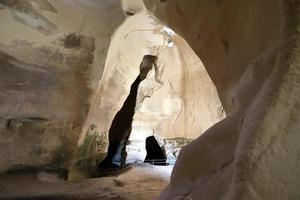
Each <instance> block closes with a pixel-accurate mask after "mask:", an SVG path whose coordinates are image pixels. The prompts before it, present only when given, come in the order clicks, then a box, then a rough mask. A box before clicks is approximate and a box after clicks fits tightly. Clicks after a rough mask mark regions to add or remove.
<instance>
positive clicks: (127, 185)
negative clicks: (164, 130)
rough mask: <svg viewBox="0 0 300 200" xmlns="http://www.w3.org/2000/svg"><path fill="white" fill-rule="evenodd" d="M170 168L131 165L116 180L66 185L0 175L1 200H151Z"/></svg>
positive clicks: (40, 177)
mask: <svg viewBox="0 0 300 200" xmlns="http://www.w3.org/2000/svg"><path fill="white" fill-rule="evenodd" d="M172 167H173V166H153V165H149V164H136V165H133V166H132V167H131V168H130V169H129V170H127V171H126V172H124V173H122V174H120V175H118V176H110V177H101V178H93V179H85V180H82V181H80V182H66V181H64V180H61V179H58V178H57V177H53V176H51V175H48V174H43V173H42V174H38V175H24V174H22V175H20V174H19V175H1V176H0V199H5V200H8V199H34V200H36V199H43V200H50V199H51V200H52V199H55V200H64V199H68V200H84V199H93V200H98V199H105V200H110V199H113V200H123V199H128V200H135V199H136V200H150V199H151V200H153V199H155V198H156V197H157V196H158V195H159V194H160V192H161V191H162V190H163V189H164V188H165V187H166V186H167V184H168V183H169V179H170V175H171V171H172Z"/></svg>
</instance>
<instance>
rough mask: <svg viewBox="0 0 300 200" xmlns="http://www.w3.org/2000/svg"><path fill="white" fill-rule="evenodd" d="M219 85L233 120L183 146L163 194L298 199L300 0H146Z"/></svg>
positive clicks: (211, 129)
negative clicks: (177, 34) (193, 51)
mask: <svg viewBox="0 0 300 200" xmlns="http://www.w3.org/2000/svg"><path fill="white" fill-rule="evenodd" d="M146 3H147V7H148V8H149V9H151V10H152V12H153V13H155V15H156V16H158V17H159V18H160V19H161V20H163V21H165V22H166V23H167V24H168V25H169V26H170V27H171V28H173V29H174V30H175V31H176V32H177V33H179V34H180V35H182V36H183V37H184V38H185V39H186V40H187V42H188V43H189V44H190V45H191V47H192V48H193V49H194V50H195V52H196V53H197V55H198V56H199V57H200V59H201V60H202V61H203V63H204V66H205V68H206V69H207V71H208V73H209V74H210V77H211V78H212V81H213V82H214V83H215V85H216V87H217V90H218V93H219V96H220V99H221V102H222V105H223V106H224V108H225V110H226V115H227V117H226V119H224V120H223V121H221V122H220V123H218V124H216V125H215V126H213V127H211V128H210V129H209V130H207V131H206V132H205V133H204V134H203V135H202V136H201V137H199V138H198V139H197V140H195V141H193V142H192V143H191V144H189V145H187V146H186V147H184V148H183V149H182V151H181V153H180V155H179V158H178V160H177V163H176V165H175V168H174V170H173V173H172V177H171V183H170V185H169V186H168V187H167V188H166V190H165V191H164V192H163V193H162V194H161V196H160V197H159V199H175V198H176V197H177V196H185V197H186V198H192V199H237V200H240V199H278V200H279V199H280V200H281V199H298V198H299V190H298V189H297V188H299V186H300V182H299V174H300V173H299V164H300V162H299V152H300V151H299V145H297V144H296V143H297V141H299V139H300V138H299V134H298V131H297V127H298V128H299V100H300V99H299V95H298V94H299V77H300V74H299V19H300V15H299V8H300V7H299V1H282V0H276V1H269V0H267V1H259V0H253V1H238V0H230V1H210V0H200V1H199V0H187V1H180V0H173V1H171V0H170V1H164V2H161V1H146Z"/></svg>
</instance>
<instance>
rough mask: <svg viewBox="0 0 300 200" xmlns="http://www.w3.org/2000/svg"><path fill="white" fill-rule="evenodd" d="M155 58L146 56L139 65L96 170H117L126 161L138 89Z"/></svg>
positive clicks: (115, 118)
mask: <svg viewBox="0 0 300 200" xmlns="http://www.w3.org/2000/svg"><path fill="white" fill-rule="evenodd" d="M155 61H156V56H152V55H146V56H144V58H143V61H142V63H141V65H140V74H139V76H138V77H137V78H136V79H135V81H134V82H133V84H132V85H131V88H130V93H129V95H128V97H127V99H126V100H125V102H124V104H123V106H122V108H121V109H120V110H119V111H118V112H117V114H116V115H115V117H114V119H113V121H112V124H111V127H110V129H109V146H108V152H107V156H106V158H105V159H104V160H103V161H102V162H101V163H100V164H99V165H98V170H101V169H103V168H104V169H105V168H119V167H121V166H123V165H124V164H125V161H126V156H127V153H126V144H127V141H128V138H129V136H130V133H131V129H132V121H133V116H134V113H135V106H136V98H137V92H138V87H139V84H140V83H141V81H143V80H144V79H145V78H146V77H147V75H148V73H149V71H150V70H151V69H152V66H153V64H154V62H155Z"/></svg>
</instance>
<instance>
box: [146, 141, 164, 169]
mask: <svg viewBox="0 0 300 200" xmlns="http://www.w3.org/2000/svg"><path fill="white" fill-rule="evenodd" d="M146 151H147V156H146V158H145V161H144V163H149V164H152V165H166V160H167V159H166V155H165V153H164V152H163V150H162V148H161V147H160V146H159V144H158V142H157V140H156V139H155V137H154V136H153V135H152V136H149V137H147V139H146Z"/></svg>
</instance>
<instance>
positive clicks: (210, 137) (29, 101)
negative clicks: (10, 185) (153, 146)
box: [0, 0, 300, 200]
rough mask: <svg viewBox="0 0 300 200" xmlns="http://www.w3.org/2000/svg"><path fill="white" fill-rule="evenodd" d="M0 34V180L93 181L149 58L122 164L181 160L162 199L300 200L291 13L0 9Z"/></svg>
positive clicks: (93, 5)
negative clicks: (44, 175) (51, 174)
mask: <svg viewBox="0 0 300 200" xmlns="http://www.w3.org/2000/svg"><path fill="white" fill-rule="evenodd" d="M0 25H1V29H0V157H1V158H2V159H1V160H0V172H1V173H4V172H14V171H16V170H23V171H30V170H32V169H34V170H35V171H36V170H37V171H40V169H45V168H55V169H61V168H62V169H63V170H65V171H66V172H67V174H68V179H69V180H80V179H83V178H86V177H90V176H91V174H92V173H93V171H94V170H95V168H96V165H97V163H101V161H103V159H104V158H105V157H106V156H107V149H108V144H109V139H108V135H109V129H110V127H111V126H112V124H113V120H114V117H115V116H116V114H117V113H118V111H120V110H122V105H123V104H124V102H125V101H126V98H127V96H128V94H129V93H130V87H131V84H132V83H133V82H134V80H135V79H136V77H137V76H138V75H139V65H140V61H141V60H142V58H143V57H144V56H145V55H154V56H156V57H157V58H158V59H157V63H156V65H155V66H154V67H153V69H152V70H151V71H150V72H149V74H148V75H147V77H145V80H144V81H143V82H141V83H140V84H139V89H138V90H137V91H136V92H137V93H136V98H135V99H136V101H135V102H134V105H136V106H135V110H134V116H133V122H132V131H131V135H130V137H129V138H128V140H129V144H128V146H127V151H128V156H127V161H126V162H128V163H130V162H137V161H143V160H144V159H145V157H146V148H145V147H146V146H145V141H146V138H147V137H149V136H150V137H151V138H153V136H155V138H156V139H157V140H158V142H159V143H160V142H161V143H162V144H164V145H165V146H166V147H167V148H166V151H167V152H166V153H167V156H170V159H175V158H176V157H177V156H178V159H177V161H176V164H175V167H174V170H173V172H172V176H171V180H170V184H169V186H168V187H167V188H166V189H165V190H164V191H163V192H162V193H161V195H160V197H159V199H161V200H167V199H176V198H177V199H178V198H179V199H205V200H214V199H216V200H217V199H230V200H240V199H272V200H273V199H274V200H277V199H278V200H285V199H298V198H299V197H300V193H299V187H300V177H299V174H300V162H299V157H300V147H299V145H298V143H299V142H298V141H300V135H299V134H298V132H299V131H298V130H299V129H300V127H299V124H300V114H299V109H300V108H299V102H300V96H299V94H300V70H299V69H300V67H299V65H300V64H299V62H300V53H299V45H300V41H299V30H300V2H299V0H264V1H262V0H251V1H246V0H242V1H241V0H228V1H223V0H122V1H119V0H102V1H94V0H0ZM131 114H132V112H131ZM130 116H131V118H130V119H132V115H130ZM187 141H192V142H191V143H190V144H188V145H186V146H184V147H183V148H182V150H181V151H180V153H179V155H177V154H178V152H179V148H180V147H181V145H182V144H183V143H184V144H185V143H186V142H187ZM167 145H168V146H167ZM172 149H173V150H172ZM140 173H141V172H140ZM124 177H126V176H124ZM115 182H116V181H115ZM1 183H3V181H2V182H1ZM116 185H122V184H120V183H119V182H116ZM0 195H1V194H0ZM152 196H153V195H152Z"/></svg>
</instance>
